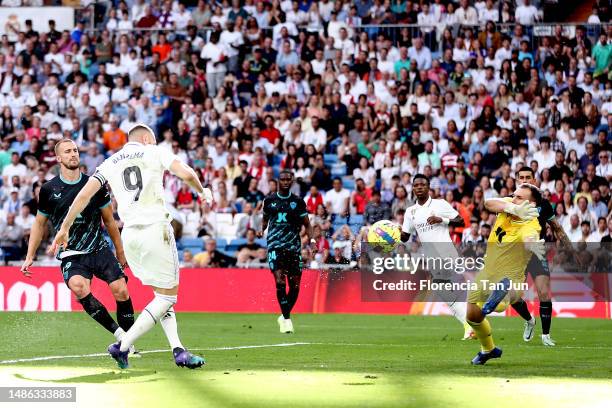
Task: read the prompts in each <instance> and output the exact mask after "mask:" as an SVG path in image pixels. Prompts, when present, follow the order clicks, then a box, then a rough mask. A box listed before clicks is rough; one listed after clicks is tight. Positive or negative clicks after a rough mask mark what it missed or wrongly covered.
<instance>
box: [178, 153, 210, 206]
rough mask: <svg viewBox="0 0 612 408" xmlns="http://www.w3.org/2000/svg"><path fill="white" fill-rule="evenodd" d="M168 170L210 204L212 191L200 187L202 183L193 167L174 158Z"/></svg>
mask: <svg viewBox="0 0 612 408" xmlns="http://www.w3.org/2000/svg"><path fill="white" fill-rule="evenodd" d="M170 171H171V172H172V174H174V175H175V176H177V177H178V178H180V179H181V180H183V181H184V182H185V183H187V184H188V185H189V187H191V188H193V189H194V190H195V191H196V192H197V193H198V195H200V197H202V198H203V199H204V201H206V202H207V203H208V204H209V205H211V204H212V201H213V197H212V192H211V191H210V189H208V188H204V187H202V183H200V179H199V178H198V175H197V174H196V172H195V170H194V169H192V168H191V167H189V166H188V165H186V164H185V163H183V162H182V161H180V160H174V161H173V162H172V164H170Z"/></svg>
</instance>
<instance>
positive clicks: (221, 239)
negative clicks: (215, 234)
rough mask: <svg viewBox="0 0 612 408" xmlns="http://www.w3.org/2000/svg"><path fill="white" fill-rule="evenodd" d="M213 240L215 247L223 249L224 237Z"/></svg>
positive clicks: (224, 244) (225, 242)
mask: <svg viewBox="0 0 612 408" xmlns="http://www.w3.org/2000/svg"><path fill="white" fill-rule="evenodd" d="M215 241H217V249H219V250H221V249H225V247H226V246H227V240H226V239H225V238H217V239H216V240H215Z"/></svg>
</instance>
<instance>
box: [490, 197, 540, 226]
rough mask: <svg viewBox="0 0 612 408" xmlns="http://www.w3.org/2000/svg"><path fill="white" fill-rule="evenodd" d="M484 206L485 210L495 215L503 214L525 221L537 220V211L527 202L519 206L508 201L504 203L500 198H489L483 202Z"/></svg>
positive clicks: (533, 205) (532, 204)
mask: <svg viewBox="0 0 612 408" xmlns="http://www.w3.org/2000/svg"><path fill="white" fill-rule="evenodd" d="M484 206H485V208H486V209H487V210H489V211H491V212H494V213H496V214H498V213H502V212H505V213H507V214H510V215H514V216H516V217H518V218H520V219H522V220H525V221H529V220H532V219H534V218H537V217H538V215H539V212H538V209H537V208H536V207H535V204H534V203H530V202H529V201H523V202H522V203H520V204H514V203H512V202H510V201H505V200H503V199H501V198H489V199H488V200H486V201H485V203H484Z"/></svg>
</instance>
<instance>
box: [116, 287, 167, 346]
mask: <svg viewBox="0 0 612 408" xmlns="http://www.w3.org/2000/svg"><path fill="white" fill-rule="evenodd" d="M175 303H176V296H168V295H160V294H159V293H156V294H155V297H154V298H153V300H152V301H151V302H150V303H149V304H148V305H147V306H146V307H145V308H144V310H143V311H142V313H141V314H140V316H138V319H136V321H135V322H134V325H133V326H132V327H131V328H130V330H128V331H127V333H125V335H124V336H123V339H121V347H120V350H121V351H127V350H128V349H129V348H130V346H131V345H132V344H134V342H135V341H136V339H138V338H139V337H140V336H142V335H143V334H145V333H146V332H148V331H149V330H151V329H152V328H153V326H155V324H156V323H157V322H159V320H160V319H161V317H162V316H163V315H164V314H165V313H166V312H167V311H168V309H170V308H171V307H172V306H174V304H175Z"/></svg>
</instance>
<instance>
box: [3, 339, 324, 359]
mask: <svg viewBox="0 0 612 408" xmlns="http://www.w3.org/2000/svg"><path fill="white" fill-rule="evenodd" d="M308 344H313V343H303V342H299V343H278V344H256V345H250V346H233V347H208V348H190V349H189V350H191V351H223V350H243V349H255V348H267V347H293V346H304V345H308ZM168 352H171V350H170V349H159V350H145V351H141V352H140V354H153V353H168ZM105 356H108V353H91V354H80V355H67V356H46V357H32V358H18V359H15V360H2V361H0V364H14V363H27V362H31V361H46V360H62V359H67V358H84V357H105Z"/></svg>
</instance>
